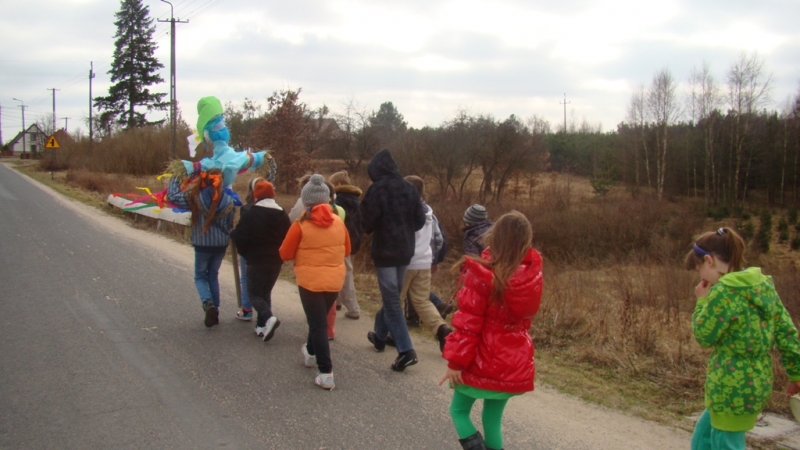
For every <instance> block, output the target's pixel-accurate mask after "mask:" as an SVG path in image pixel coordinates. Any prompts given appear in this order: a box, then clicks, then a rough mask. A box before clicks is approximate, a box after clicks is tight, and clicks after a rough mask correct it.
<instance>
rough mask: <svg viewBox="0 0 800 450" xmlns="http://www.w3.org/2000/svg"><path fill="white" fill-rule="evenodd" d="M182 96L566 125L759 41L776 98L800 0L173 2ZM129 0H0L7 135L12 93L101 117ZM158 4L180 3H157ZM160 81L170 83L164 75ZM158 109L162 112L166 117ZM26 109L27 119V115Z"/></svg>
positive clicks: (792, 54) (608, 125) (615, 119)
mask: <svg viewBox="0 0 800 450" xmlns="http://www.w3.org/2000/svg"><path fill="white" fill-rule="evenodd" d="M174 4H175V16H176V17H179V18H181V19H187V18H188V19H189V23H188V24H179V25H177V34H176V38H177V73H178V87H177V92H178V100H179V102H180V105H181V109H182V111H183V113H184V119H186V120H187V121H188V122H190V123H191V122H192V121H193V120H194V116H195V114H194V103H195V102H196V99H198V98H200V97H202V96H205V95H217V96H218V97H220V98H221V99H222V100H223V102H227V101H234V102H239V101H242V100H243V99H244V98H245V97H248V98H251V99H254V100H257V101H261V102H263V101H264V99H265V98H266V97H268V96H269V95H270V94H271V93H272V92H273V91H275V90H280V89H286V88H291V89H298V88H302V90H303V92H302V94H301V99H302V100H303V101H306V102H307V103H308V104H309V106H310V107H312V108H314V107H318V106H321V105H322V104H327V105H328V106H329V107H331V108H332V109H333V111H334V112H336V111H337V110H341V109H342V105H343V104H345V103H347V102H348V101H350V100H352V99H355V100H356V101H357V102H358V103H359V104H361V105H363V107H364V108H366V109H368V110H374V109H377V108H378V106H379V105H380V103H382V102H384V101H392V102H393V103H394V104H395V105H396V106H397V107H398V109H399V110H400V112H401V113H402V114H404V115H405V117H406V119H407V120H408V122H409V124H410V125H411V126H415V127H420V126H424V125H438V124H440V123H442V122H443V121H445V120H447V119H449V118H451V117H452V116H453V115H454V114H455V113H456V111H457V110H458V109H459V108H468V109H470V110H471V111H472V112H473V113H475V114H491V115H493V116H495V117H497V118H505V117H508V116H509V115H510V114H516V115H517V116H518V117H529V116H531V115H533V114H537V115H539V116H541V117H545V118H547V119H548V120H550V121H551V123H553V124H560V123H561V121H562V120H563V114H564V111H563V105H561V104H560V102H562V101H563V96H564V94H565V93H566V95H567V100H568V101H569V102H570V103H569V104H568V105H567V106H568V108H567V113H568V116H574V117H576V118H577V120H582V119H583V118H584V117H585V118H586V120H587V121H588V122H589V123H592V124H596V123H602V124H603V127H604V129H606V130H608V129H613V128H614V127H615V125H616V124H617V123H619V122H620V121H622V120H623V119H624V117H625V109H626V106H627V104H628V100H629V98H630V94H631V93H632V92H633V90H635V89H637V87H638V86H639V85H640V84H644V85H645V86H647V85H649V83H650V80H651V79H652V76H653V74H654V73H655V72H656V71H658V70H660V69H662V68H665V67H666V68H668V69H669V70H670V71H671V72H672V74H673V76H674V77H675V79H676V80H677V81H679V82H681V83H683V82H685V80H686V78H687V77H688V75H689V72H690V70H691V68H692V67H693V66H699V65H700V64H701V63H702V61H703V60H706V61H709V62H710V63H711V66H712V71H713V74H714V76H715V77H716V79H717V80H718V81H720V82H724V79H725V74H726V71H727V70H728V68H729V67H730V65H731V63H733V62H734V61H735V60H736V59H737V58H738V56H739V54H740V53H741V52H742V51H751V50H757V51H758V52H759V54H761V55H762V56H763V57H764V58H765V60H766V63H767V67H768V68H769V70H770V71H772V72H773V74H774V89H773V93H772V97H773V99H774V100H775V101H776V102H779V101H782V100H783V98H784V97H785V96H786V95H789V94H794V93H795V92H797V88H798V84H797V83H798V80H799V79H800V31H799V30H798V29H797V27H796V24H795V22H796V17H800V2H786V1H781V0H765V1H763V2H759V3H757V4H755V3H753V2H752V1H749V0H731V1H728V0H724V1H723V0H697V1H692V2H689V1H688V0H663V1H659V2H642V1H640V0H606V1H604V2H602V3H598V2H595V1H590V0H564V1H560V2H550V1H529V0H494V1H488V0H459V1H456V0H434V1H430V0H426V1H423V0H410V1H407V2H394V3H386V2H377V3H376V2H368V1H366V0H328V1H319V0H298V1H295V2H285V1H277V0H268V1H263V0H259V1H256V0H239V1H237V2H221V3H219V4H216V5H217V6H214V7H213V8H211V9H204V8H207V6H209V5H214V4H210V3H206V2H192V1H189V0H176V1H175V2H174ZM118 9H119V2H113V1H108V0H62V1H58V2H57V1H54V0H43V1H41V2H38V3H37V4H36V8H30V7H29V5H28V3H23V2H22V1H21V0H7V1H5V2H2V3H0V105H2V106H3V115H2V118H3V136H4V138H5V139H10V137H12V136H13V134H14V133H15V132H16V131H18V130H19V128H20V127H21V125H20V123H19V122H20V119H21V117H20V115H21V114H20V111H19V108H17V107H16V105H17V104H18V103H16V102H13V101H12V100H11V98H12V97H17V98H23V99H25V101H26V104H30V109H29V112H30V114H31V115H34V114H39V113H41V114H44V113H47V112H49V111H50V103H51V97H50V93H49V91H47V90H46V89H47V88H50V87H55V88H61V89H62V90H61V91H59V92H58V111H59V116H62V115H63V116H69V117H72V118H73V119H71V120H70V128H71V129H72V127H73V125H72V124H73V121H75V120H77V119H75V118H76V117H85V116H87V115H88V100H87V99H88V78H87V71H88V62H89V61H95V71H96V73H97V78H96V79H95V80H94V81H95V83H94V94H95V95H104V93H105V91H106V90H107V89H108V87H109V86H110V81H109V79H108V75H107V74H106V71H107V70H108V68H109V64H110V62H111V55H112V52H113V50H114V47H113V35H114V33H115V31H116V30H115V27H114V25H113V21H114V13H115V12H116V11H117V10H118ZM150 11H151V16H152V17H153V18H161V19H166V18H168V17H169V6H168V5H166V4H163V3H160V2H150ZM168 28H169V27H168V24H164V23H158V24H157V32H156V35H155V36H156V38H157V39H158V45H159V48H158V50H157V53H156V55H157V57H158V58H159V59H160V60H161V62H162V63H163V64H164V65H165V68H164V70H163V71H162V73H161V74H162V77H163V78H164V79H167V78H168V73H169V72H168V70H169V40H170V37H169V36H168V34H167V31H168ZM152 90H154V91H156V92H168V86H167V84H166V83H164V84H161V85H159V86H155V87H153V88H152ZM153 118H156V116H155V115H154V116H153ZM26 119H27V117H26Z"/></svg>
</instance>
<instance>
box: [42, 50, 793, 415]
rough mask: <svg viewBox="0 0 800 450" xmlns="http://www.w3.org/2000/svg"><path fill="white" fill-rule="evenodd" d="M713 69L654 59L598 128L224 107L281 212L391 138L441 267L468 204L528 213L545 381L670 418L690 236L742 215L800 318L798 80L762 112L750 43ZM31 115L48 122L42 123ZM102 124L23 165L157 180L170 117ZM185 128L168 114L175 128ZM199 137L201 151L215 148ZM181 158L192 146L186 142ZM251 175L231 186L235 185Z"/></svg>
mask: <svg viewBox="0 0 800 450" xmlns="http://www.w3.org/2000/svg"><path fill="white" fill-rule="evenodd" d="M722 79H723V80H724V81H723V82H718V81H716V80H715V78H714V77H713V76H712V74H711V71H710V68H709V67H708V66H706V65H704V66H702V67H700V68H698V69H696V70H693V71H692V73H690V74H688V76H687V77H686V80H685V81H683V82H678V81H677V80H676V79H675V78H674V77H673V76H672V74H671V73H670V72H669V70H668V69H664V70H661V71H659V72H657V73H656V74H654V76H653V79H652V80H651V82H650V83H649V85H647V86H645V85H642V87H641V88H640V89H639V90H638V91H637V92H635V93H634V94H633V95H632V96H631V99H630V104H629V105H628V118H627V119H626V120H625V121H624V122H622V123H620V124H619V125H618V126H617V128H616V129H615V130H612V131H607V132H604V131H603V130H601V129H599V127H593V126H592V125H590V124H589V123H588V122H586V121H584V122H583V123H580V124H578V123H576V122H575V120H574V119H573V120H572V121H571V122H570V123H567V121H566V115H565V120H564V123H563V125H562V124H558V125H555V126H554V125H553V124H551V123H549V122H548V121H546V120H542V119H541V118H539V117H537V116H536V115H531V116H529V117H528V118H525V119H522V118H520V117H517V116H516V115H511V116H510V117H508V118H505V119H497V118H494V117H493V116H491V115H489V114H481V113H476V112H472V111H469V110H462V111H459V112H457V113H456V114H455V115H454V116H453V117H452V118H450V119H449V120H447V121H445V122H443V123H442V124H440V125H439V126H429V127H424V128H420V129H415V128H409V127H408V126H407V124H406V122H405V121H404V119H403V116H402V114H401V113H400V111H398V110H397V108H396V107H395V106H394V105H393V104H392V102H390V101H388V102H385V103H383V104H381V105H380V106H379V108H378V109H377V110H369V109H368V108H366V107H363V106H360V105H358V103H357V102H356V101H355V100H353V101H351V102H350V103H349V104H347V105H345V106H344V107H343V108H342V110H341V111H338V112H333V111H331V110H330V109H329V108H328V107H326V106H323V107H320V108H316V109H313V108H311V107H309V106H308V105H306V104H304V103H303V102H302V100H301V93H302V92H301V90H300V89H298V90H281V91H276V92H274V93H272V94H271V95H270V96H269V97H268V98H267V99H266V101H264V102H259V101H255V100H251V99H245V100H244V101H243V102H242V103H240V104H234V103H228V104H227V105H226V108H225V119H226V123H227V125H228V128H229V129H230V131H231V145H232V146H233V147H234V148H237V149H250V150H259V149H269V150H270V151H271V152H272V154H273V155H274V157H275V158H276V160H277V162H278V168H279V172H278V179H277V185H278V187H279V195H278V201H279V203H280V204H281V205H282V206H283V207H284V208H289V207H291V205H293V204H294V201H295V200H296V198H297V196H298V194H299V191H298V187H297V184H296V180H297V178H298V177H300V176H302V175H303V174H305V173H309V172H319V173H323V174H325V175H326V176H327V175H329V174H331V173H333V172H334V171H338V170H342V169H345V170H347V171H348V172H349V173H350V175H351V177H352V178H353V180H354V184H357V185H358V186H360V187H361V188H362V189H364V190H365V189H366V187H367V186H368V185H369V179H368V177H367V175H366V165H367V164H368V162H369V160H370V158H371V157H372V156H373V155H374V154H375V153H376V152H377V151H378V150H380V149H381V148H389V149H391V150H392V152H393V154H394V157H395V159H396V160H397V162H398V164H399V165H400V169H401V172H402V173H403V175H411V174H415V175H418V176H421V177H423V178H424V179H425V180H426V193H425V196H426V199H427V201H428V203H429V204H430V205H431V206H432V208H433V210H434V212H435V214H436V216H437V217H438V218H439V220H440V221H441V222H442V223H443V225H444V227H445V231H446V235H447V239H448V244H449V247H450V252H449V255H448V259H447V262H446V263H445V264H444V265H445V266H448V267H445V269H447V268H449V266H450V265H451V264H452V263H453V262H454V261H455V260H456V259H457V258H458V257H459V256H460V253H461V238H462V236H463V231H462V228H463V223H462V220H461V217H462V215H463V213H464V210H465V209H466V208H467V207H468V206H469V205H471V204H472V203H482V204H485V205H486V206H487V209H488V211H489V213H490V217H491V218H497V217H499V216H500V215H502V214H503V213H505V212H507V211H509V210H511V209H516V210H518V211H520V212H522V213H524V214H525V215H526V216H527V217H528V218H529V220H530V221H531V223H532V225H533V229H534V245H535V246H536V248H537V249H539V250H540V251H541V253H542V254H543V256H544V258H545V293H544V296H543V301H542V308H541V310H540V312H539V314H538V316H537V317H536V319H535V320H534V323H533V327H532V329H531V334H532V336H533V338H534V341H535V343H536V346H537V369H538V373H539V376H540V379H541V380H544V381H545V382H548V383H551V384H553V385H555V386H557V387H559V388H560V389H563V390H565V391H567V392H571V393H574V394H577V395H581V396H583V397H585V398H588V399H591V400H594V401H598V402H600V403H603V404H606V405H609V406H613V407H617V408H622V409H626V410H629V411H633V412H635V413H638V414H641V415H644V416H646V417H649V418H654V419H658V420H665V421H670V422H675V421H676V420H678V421H679V420H680V418H681V417H684V416H685V415H687V414H691V413H696V412H698V411H700V410H702V396H703V382H704V379H705V364H706V361H707V357H708V353H709V351H708V350H704V349H702V348H700V346H699V345H698V344H697V343H696V342H695V341H694V339H693V337H692V332H691V326H690V316H691V313H692V311H693V308H694V303H695V298H694V295H693V289H692V288H693V286H694V285H695V284H696V282H697V281H698V280H697V276H696V274H695V273H693V272H689V271H686V270H684V269H683V267H682V260H683V256H684V255H685V253H686V251H687V250H688V249H689V248H690V246H691V243H692V240H693V237H694V236H695V235H696V234H698V233H700V232H703V231H707V230H711V229H715V228H716V227H718V226H722V225H725V226H731V227H734V228H735V229H737V230H738V231H739V232H740V233H741V234H742V235H743V236H744V237H745V238H746V239H747V241H748V255H747V259H748V262H749V263H750V264H751V265H758V266H761V267H762V268H763V269H764V271H765V272H766V273H768V274H770V275H772V276H773V277H774V279H775V282H776V285H777V288H778V292H779V294H780V295H781V298H782V299H783V302H784V304H785V305H786V307H787V308H788V310H789V311H790V313H791V314H792V316H793V317H794V318H795V321H796V323H797V322H798V319H800V279H799V278H798V273H797V259H798V254H797V253H796V251H797V250H798V249H800V223H799V222H798V209H797V206H798V203H800V198H798V187H800V180H798V174H800V167H799V165H798V164H799V163H800V92H798V94H797V95H796V96H795V97H794V98H792V99H786V101H785V102H784V103H783V105H782V106H781V107H780V108H779V109H777V110H775V109H769V105H770V104H771V103H770V102H771V100H770V98H769V87H770V79H771V77H770V75H769V73H768V71H767V69H766V68H765V67H764V62H763V60H762V59H760V58H759V56H758V55H755V54H753V55H748V54H742V55H741V57H740V59H738V60H737V61H734V62H733V63H732V64H731V66H730V68H729V70H728V71H727V72H726V73H725V75H724V77H722ZM178 117H180V115H179V114H178ZM41 122H42V123H41V128H42V129H43V130H45V131H47V130H48V126H47V123H48V119H47V118H44V119H43V120H41ZM100 125H102V126H100ZM96 130H98V133H97V134H95V137H94V139H91V140H90V139H89V138H88V137H86V136H81V135H73V136H67V137H66V138H64V139H62V140H61V141H60V144H61V148H60V149H59V150H58V151H57V153H56V157H55V159H53V158H52V157H51V155H49V154H44V155H43V156H44V157H43V158H42V159H41V160H40V161H38V162H37V163H36V166H30V167H35V168H36V169H38V170H39V174H38V175H36V176H37V178H39V179H42V180H47V179H50V175H49V174H48V175H47V176H43V175H44V174H45V173H47V172H48V171H51V170H52V171H54V172H55V173H56V176H55V177H54V178H55V180H56V181H55V183H58V184H61V185H65V186H72V187H73V188H78V189H80V190H82V191H85V192H91V193H93V194H91V195H90V196H89V197H85V196H84V197H83V198H90V199H91V201H93V202H95V203H97V202H102V199H104V198H105V197H106V196H107V195H109V194H112V193H127V192H134V191H135V190H136V188H137V187H144V186H146V187H149V188H150V189H152V190H154V191H155V190H160V189H163V187H164V186H165V185H164V181H159V180H157V179H156V178H155V175H158V174H160V173H162V172H163V171H164V168H165V166H166V164H167V163H168V162H169V159H170V156H169V155H170V130H169V126H168V125H167V124H149V125H145V126H138V127H131V128H122V126H121V125H114V124H110V123H104V124H100V123H98V127H96ZM189 134H191V131H190V128H189V126H188V125H187V124H186V123H184V122H183V121H180V123H179V125H178V136H179V142H181V143H182V142H184V141H183V137H184V136H188V135H189ZM197 150H198V154H197V155H196V156H195V158H193V159H195V160H197V159H199V158H202V157H204V156H207V155H209V154H210V150H209V149H207V148H205V147H204V146H203V145H201V146H199V147H198V148H197ZM178 156H179V157H181V158H183V159H192V158H189V156H188V149H187V148H186V147H185V146H184V145H182V144H181V145H180V146H179V151H178ZM252 176H253V175H252V174H247V175H245V176H241V177H240V178H239V179H238V180H237V183H236V184H235V185H234V188H235V189H236V190H238V191H239V192H240V194H242V195H243V194H244V191H245V189H246V183H247V181H248V180H249V179H250V177H252ZM178 234H179V233H178ZM365 248H366V247H365ZM354 260H355V267H356V271H357V274H358V276H357V289H358V291H359V295H360V301H361V302H362V304H363V305H365V307H367V309H369V308H370V305H371V307H372V308H375V307H376V305H378V304H379V293H378V292H377V283H376V282H375V278H374V275H373V271H372V268H371V261H370V259H369V252H368V251H366V250H364V251H362V252H360V253H359V254H358V255H357V256H356V258H354ZM433 283H434V290H435V291H436V292H437V293H438V294H439V295H440V296H441V297H443V298H451V297H452V295H453V294H454V291H455V290H456V288H457V286H456V284H457V277H456V276H455V275H452V274H451V273H450V272H449V271H447V270H442V271H440V272H439V273H437V274H436V275H435V276H434V277H433ZM774 356H775V362H776V364H775V367H776V370H775V375H776V376H775V379H776V383H775V389H776V390H775V391H774V395H773V400H772V402H771V403H770V405H769V408H768V409H769V410H771V411H776V412H780V413H783V414H786V413H788V408H787V402H786V399H785V398H784V396H783V395H782V388H783V385H784V384H785V382H786V377H785V375H784V374H783V372H782V370H781V369H779V368H780V363H779V359H778V356H777V354H775V355H774Z"/></svg>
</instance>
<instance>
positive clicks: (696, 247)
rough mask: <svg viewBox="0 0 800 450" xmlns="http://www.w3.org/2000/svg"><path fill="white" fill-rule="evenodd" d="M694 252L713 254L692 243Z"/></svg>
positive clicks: (703, 254)
mask: <svg viewBox="0 0 800 450" xmlns="http://www.w3.org/2000/svg"><path fill="white" fill-rule="evenodd" d="M694 252H695V253H697V254H698V255H700V256H706V255H708V256H713V255H712V254H711V252H707V251H705V250H703V249H702V248H700V246H698V245H697V244H694Z"/></svg>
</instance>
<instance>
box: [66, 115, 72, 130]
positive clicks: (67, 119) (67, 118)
mask: <svg viewBox="0 0 800 450" xmlns="http://www.w3.org/2000/svg"><path fill="white" fill-rule="evenodd" d="M69 119H72V117H64V132H65V133H66V132H67V124H68V123H69Z"/></svg>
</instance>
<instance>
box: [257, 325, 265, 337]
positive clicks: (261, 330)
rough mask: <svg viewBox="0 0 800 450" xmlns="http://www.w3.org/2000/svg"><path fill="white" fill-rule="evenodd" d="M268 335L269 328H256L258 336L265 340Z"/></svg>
mask: <svg viewBox="0 0 800 450" xmlns="http://www.w3.org/2000/svg"><path fill="white" fill-rule="evenodd" d="M266 335H267V327H259V326H256V336H258V337H260V338H263V337H264V336H266Z"/></svg>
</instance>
